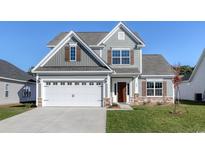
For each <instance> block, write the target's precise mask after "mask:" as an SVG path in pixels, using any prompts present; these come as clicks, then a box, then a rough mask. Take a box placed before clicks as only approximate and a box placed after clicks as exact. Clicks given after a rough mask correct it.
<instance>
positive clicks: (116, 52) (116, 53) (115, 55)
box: [112, 50, 120, 57]
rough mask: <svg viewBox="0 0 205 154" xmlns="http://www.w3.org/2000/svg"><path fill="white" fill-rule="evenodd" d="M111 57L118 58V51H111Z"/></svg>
mask: <svg viewBox="0 0 205 154" xmlns="http://www.w3.org/2000/svg"><path fill="white" fill-rule="evenodd" d="M112 56H113V57H120V50H113V51H112Z"/></svg>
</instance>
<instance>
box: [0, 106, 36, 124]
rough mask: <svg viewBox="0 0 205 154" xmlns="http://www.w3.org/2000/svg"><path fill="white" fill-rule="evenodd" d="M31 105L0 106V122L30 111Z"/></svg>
mask: <svg viewBox="0 0 205 154" xmlns="http://www.w3.org/2000/svg"><path fill="white" fill-rule="evenodd" d="M32 108H33V105H31V104H12V105H0V120H2V119H5V118H8V117H11V116H14V115H17V114H20V113H23V112H25V111H28V110H31V109H32Z"/></svg>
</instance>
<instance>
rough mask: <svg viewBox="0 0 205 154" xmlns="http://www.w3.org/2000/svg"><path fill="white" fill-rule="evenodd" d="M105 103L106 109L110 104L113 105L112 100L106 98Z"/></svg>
mask: <svg viewBox="0 0 205 154" xmlns="http://www.w3.org/2000/svg"><path fill="white" fill-rule="evenodd" d="M103 103H104V106H105V107H108V106H110V103H111V100H110V98H107V97H106V98H104V99H103Z"/></svg>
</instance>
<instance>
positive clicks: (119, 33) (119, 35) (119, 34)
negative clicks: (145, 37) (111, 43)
mask: <svg viewBox="0 0 205 154" xmlns="http://www.w3.org/2000/svg"><path fill="white" fill-rule="evenodd" d="M118 40H125V32H118Z"/></svg>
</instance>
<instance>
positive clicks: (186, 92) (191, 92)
mask: <svg viewBox="0 0 205 154" xmlns="http://www.w3.org/2000/svg"><path fill="white" fill-rule="evenodd" d="M180 99H183V100H198V101H205V49H204V51H203V53H202V55H201V57H200V58H199V61H198V63H197V65H196V67H195V69H194V71H193V73H192V75H191V77H190V78H189V80H187V81H183V82H182V83H181V84H180Z"/></svg>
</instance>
